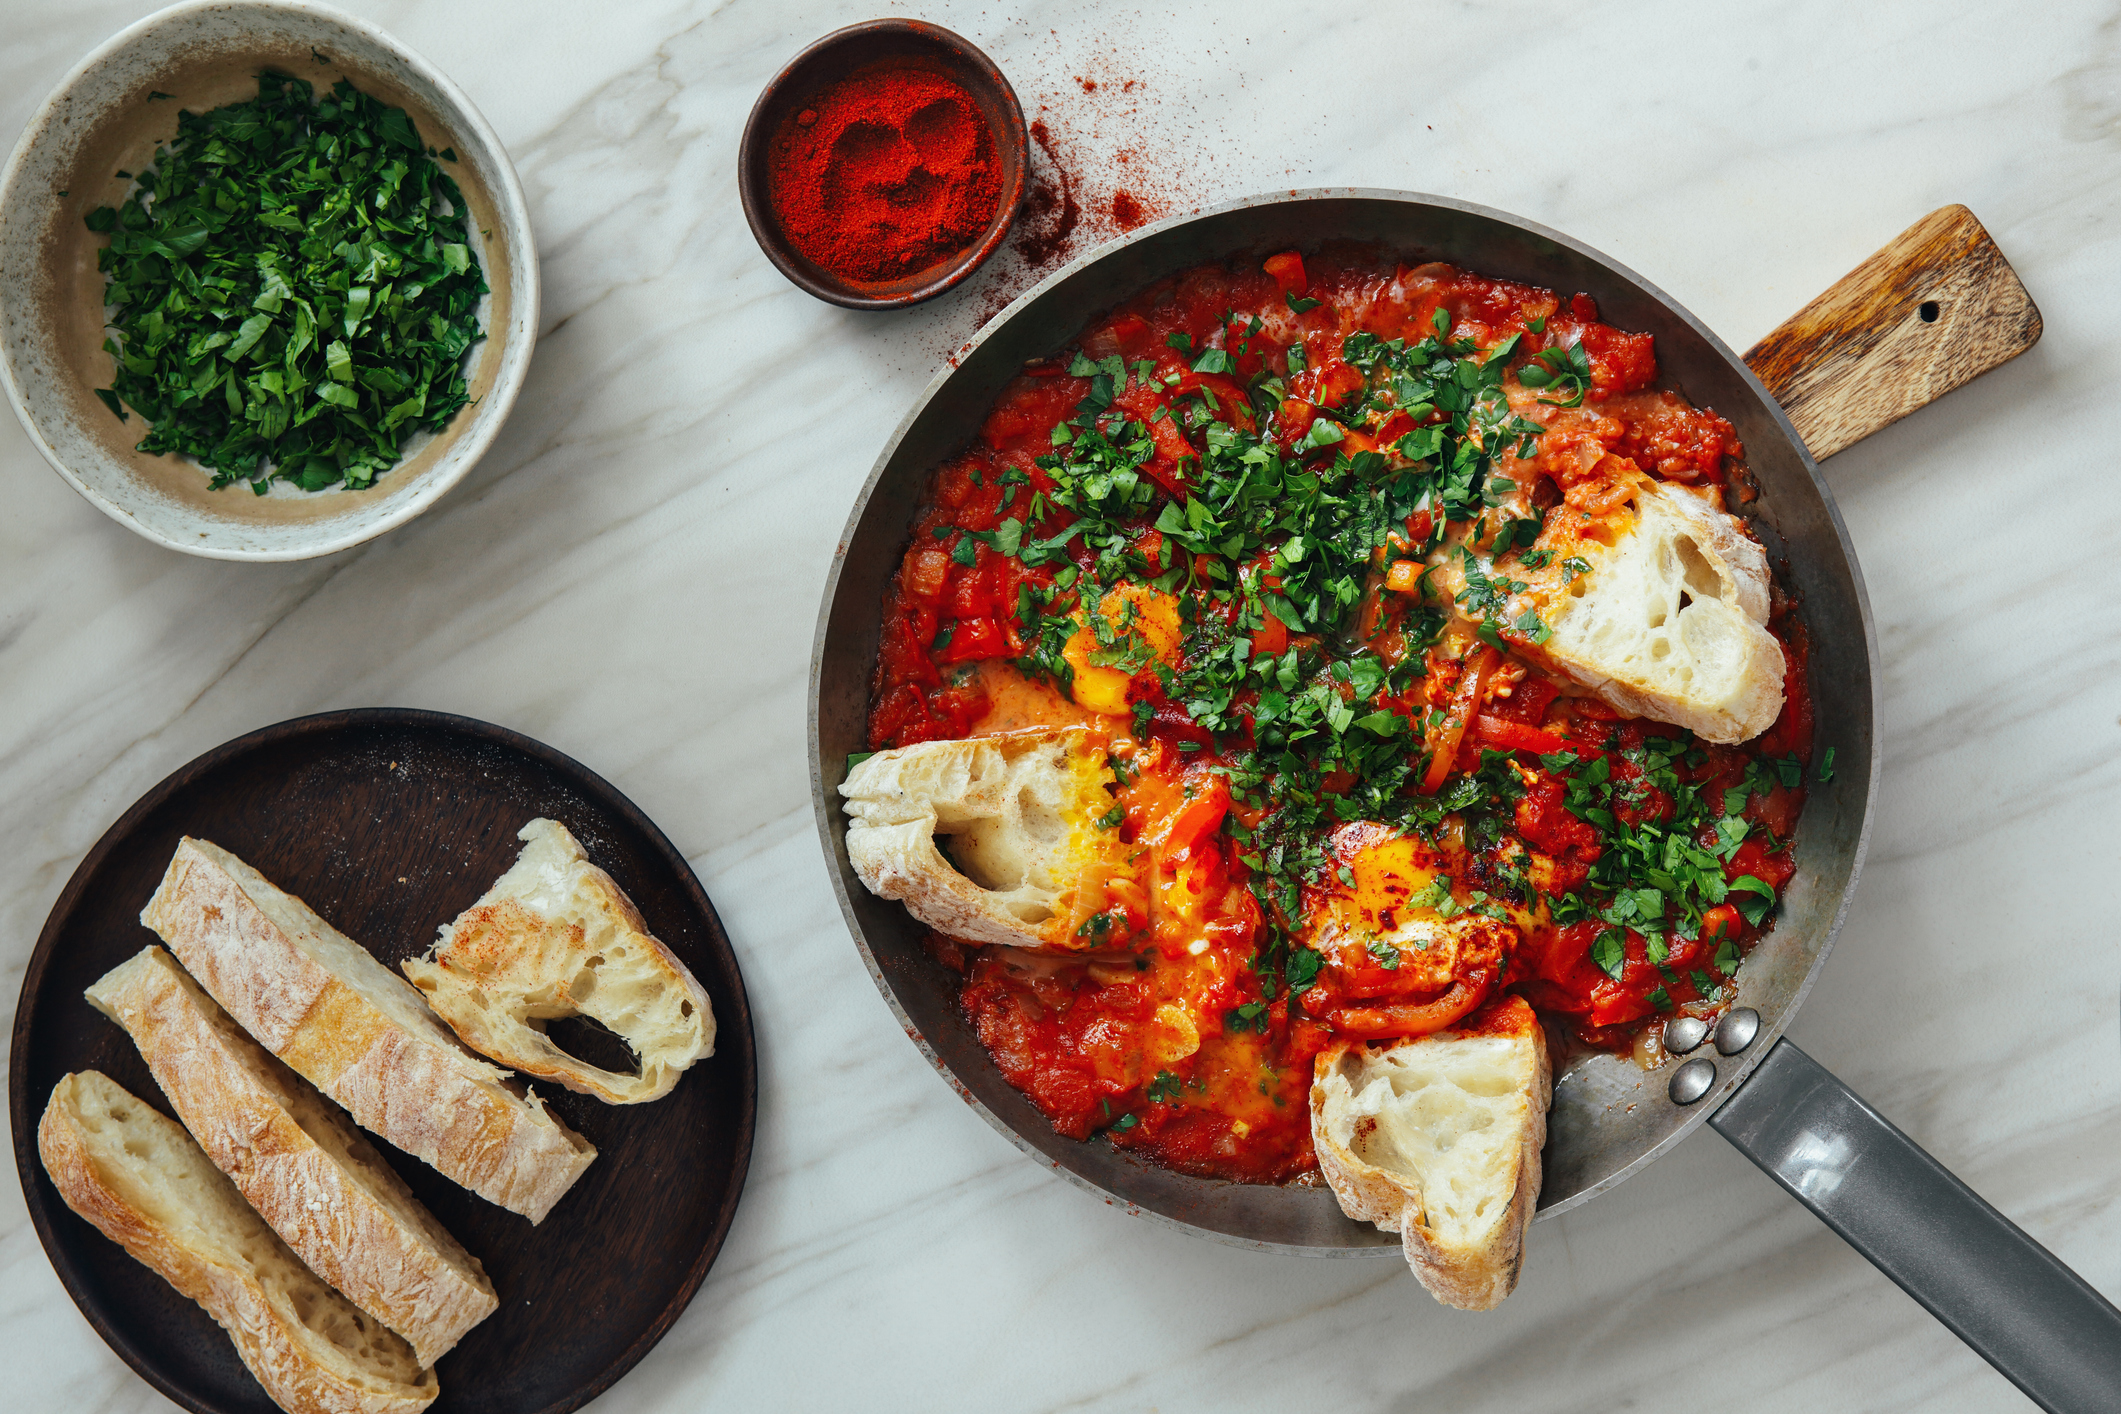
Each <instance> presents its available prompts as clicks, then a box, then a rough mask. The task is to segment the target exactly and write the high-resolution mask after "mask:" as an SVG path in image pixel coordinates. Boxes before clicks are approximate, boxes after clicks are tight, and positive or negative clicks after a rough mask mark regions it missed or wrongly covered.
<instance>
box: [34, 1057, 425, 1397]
mask: <svg viewBox="0 0 2121 1414" xmlns="http://www.w3.org/2000/svg"><path fill="white" fill-rule="evenodd" d="M37 1137H38V1147H39V1150H40V1152H41V1154H42V1156H43V1159H44V1164H45V1167H46V1169H47V1170H48V1171H49V1172H50V1173H51V1176H52V1181H53V1182H54V1184H55V1185H57V1187H58V1189H59V1192H60V1195H61V1196H62V1197H64V1198H65V1199H66V1202H67V1204H68V1206H70V1207H72V1208H73V1209H74V1211H75V1212H77V1213H80V1214H81V1215H82V1216H83V1217H85V1218H87V1219H88V1220H89V1221H90V1222H92V1223H94V1224H95V1225H96V1226H97V1227H98V1228H100V1229H101V1230H102V1231H103V1233H104V1234H105V1235H106V1236H108V1237H110V1238H111V1239H112V1240H114V1241H116V1242H118V1243H120V1244H121V1245H122V1246H124V1247H125V1249H126V1250H127V1251H128V1252H130V1253H132V1255H133V1256H134V1257H136V1258H138V1259H139V1260H141V1261H142V1262H144V1263H146V1264H147V1265H148V1266H149V1267H151V1268H153V1269H154V1270H155V1271H156V1272H158V1273H159V1274H160V1275H161V1276H163V1277H164V1278H165V1279H167V1280H168V1281H169V1282H170V1283H171V1284H172V1285H174V1286H175V1287H176V1288H177V1289H178V1290H179V1291H181V1292H183V1293H184V1294H185V1295H186V1296H188V1297H190V1298H192V1299H193V1300H195V1301H197V1302H198V1303H199V1304H200V1305H202V1306H204V1307H205V1308H206V1309H207V1311H208V1313H209V1314H211V1315H212V1316H213V1318H214V1319H215V1320H217V1321H219V1322H220V1323H221V1325H222V1327H223V1328H224V1329H225V1330H227V1331H228V1333H229V1335H230V1337H231V1338H232V1339H233V1340H234V1341H235V1343H236V1349H237V1352H238V1353H239V1354H240V1355H241V1356H242V1357H243V1363H244V1364H245V1365H246V1366H248V1367H249V1368H250V1371H251V1373H252V1374H254V1375H256V1376H257V1377H258V1380H259V1382H260V1383H261V1384H263V1385H264V1386H265V1390H266V1393H267V1394H269V1395H271V1396H272V1398H273V1401H274V1402H275V1403H277V1404H278V1405H279V1406H280V1407H281V1408H283V1409H286V1410H290V1411H295V1414H309V1411H342V1410H343V1411H363V1414H412V1411H415V1410H419V1409H424V1408H425V1407H426V1406H427V1405H428V1404H430V1403H432V1402H433V1400H434V1398H435V1395H436V1394H437V1392H438V1388H437V1386H436V1383H435V1377H434V1372H433V1371H431V1370H423V1369H421V1368H420V1366H419V1364H418V1362H417V1361H415V1360H414V1358H413V1353H412V1349H411V1347H410V1346H408V1345H407V1344H406V1343H405V1342H404V1341H403V1340H401V1339H399V1338H398V1337H397V1336H396V1335H394V1334H392V1333H391V1332H390V1331H389V1330H388V1329H386V1328H385V1327H384V1326H383V1324H382V1323H381V1322H379V1321H377V1320H375V1319H374V1318H372V1317H370V1316H368V1315H366V1314H365V1313H363V1312H362V1311H361V1310H360V1309H359V1308H358V1307H356V1306H354V1305H353V1303H351V1302H349V1301H347V1300H346V1299H345V1298H344V1297H342V1296H340V1295H339V1294H338V1293H337V1292H335V1291H333V1290H332V1289H331V1288H330V1287H328V1286H326V1285H325V1284H324V1283H323V1282H322V1281H320V1280H318V1278H317V1276H316V1274H315V1273H313V1272H311V1271H310V1270H309V1268H307V1267H305V1266H303V1265H302V1263H301V1261H300V1260H299V1259H297V1258H296V1256H295V1254H294V1253H293V1252H291V1251H289V1250H288V1248H287V1245H286V1244H285V1243H283V1242H282V1241H281V1240H280V1239H279V1238H278V1237H277V1236H275V1235H274V1234H273V1231H272V1229H271V1228H269V1227H267V1226H266V1225H265V1222H264V1220H263V1219H262V1218H260V1217H259V1216H258V1215H257V1213H255V1212H253V1211H252V1210H251V1208H250V1205H249V1204H247V1203H245V1202H244V1201H243V1197H242V1195H241V1194H239V1193H238V1192H237V1191H236V1190H235V1187H234V1185H232V1184H231V1183H230V1182H229V1181H228V1179H227V1178H225V1177H224V1176H222V1174H221V1172H220V1171H219V1170H218V1169H216V1168H215V1167H214V1166H213V1164H212V1162H211V1161H209V1160H208V1159H207V1157H206V1155H205V1154H204V1153H203V1152H202V1151H201V1150H200V1148H199V1146H198V1145H197V1144H195V1143H193V1142H192V1139H191V1136H190V1135H188V1134H186V1133H185V1132H184V1130H183V1128H182V1127H180V1126H179V1125H177V1124H176V1123H175V1122H173V1121H172V1120H169V1119H167V1118H165V1117H164V1116H163V1115H161V1114H159V1113H157V1112H156V1111H155V1110H154V1109H153V1108H151V1107H150V1106H148V1105H146V1104H144V1103H142V1102H141V1101H140V1100H138V1099H137V1098H135V1097H134V1096H132V1095H131V1094H129V1093H127V1092H126V1091H125V1090H124V1089H123V1088H122V1087H120V1086H119V1085H118V1084H117V1083H116V1082H115V1081H113V1080H111V1079H110V1078H109V1077H108V1076H106V1075H104V1074H102V1073H101V1072H100V1071H93V1070H91V1071H81V1072H77V1073H75V1074H72V1075H68V1076H66V1077H64V1078H63V1079H61V1080H60V1082H59V1083H58V1085H56V1086H55V1087H53V1089H52V1096H51V1100H50V1103H49V1104H48V1105H47V1106H46V1108H45V1112H44V1118H43V1120H42V1121H41V1122H40V1124H39V1125H38V1131H37Z"/></svg>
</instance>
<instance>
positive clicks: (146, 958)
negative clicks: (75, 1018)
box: [87, 943, 497, 1366]
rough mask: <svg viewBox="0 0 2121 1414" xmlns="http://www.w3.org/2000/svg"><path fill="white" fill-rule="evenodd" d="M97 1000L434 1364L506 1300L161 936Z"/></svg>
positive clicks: (256, 1187)
mask: <svg viewBox="0 0 2121 1414" xmlns="http://www.w3.org/2000/svg"><path fill="white" fill-rule="evenodd" d="M87 996H88V1000H89V1002H90V1003H91V1004H92V1005H94V1006H95V1007H96V1009H97V1010H99V1011H101V1012H103V1013H104V1014H105V1015H106V1016H109V1017H110V1018H111V1019H112V1020H114V1021H116V1022H117V1023H118V1024H119V1025H121V1026H123V1027H124V1028H125V1029H126V1031H127V1032H128V1033H130V1034H131V1036H132V1038H133V1041H134V1044H136V1045H137V1046H138V1047H139V1048H140V1054H141V1055H142V1056H143V1057H144V1058H145V1059H146V1061H147V1063H148V1068H149V1070H150V1071H152V1072H153V1074H154V1077H155V1083H156V1084H158V1085H160V1086H161V1087H162V1093H163V1094H164V1095H166V1096H168V1097H169V1101H170V1105H171V1107H172V1108H174V1109H175V1110H176V1112H177V1114H178V1116H179V1117H180V1118H181V1119H182V1120H183V1121H184V1124H185V1127H186V1128H187V1129H189V1130H190V1131H191V1134H192V1137H193V1138H194V1139H195V1140H196V1141H197V1142H198V1144H199V1147H200V1148H201V1149H202V1150H204V1151H205V1153H206V1156H207V1157H208V1158H209V1159H210V1160H212V1161H213V1163H214V1165H215V1166H216V1167H217V1168H219V1169H220V1170H221V1171H222V1172H223V1173H225V1174H227V1175H228V1177H229V1178H230V1179H231V1180H232V1181H233V1182H234V1183H235V1185H236V1187H237V1189H238V1191H240V1192H241V1193H242V1195H243V1196H244V1198H245V1199H247V1200H248V1201H249V1202H250V1204H251V1206H252V1207H253V1208H255V1209H256V1210H257V1212H258V1215H259V1216H260V1217H262V1218H264V1219H265V1221H266V1222H267V1223H268V1224H270V1225H271V1227H272V1229H273V1231H275V1232H276V1233H278V1234H279V1235H280V1237H281V1240H283V1241H284V1242H286V1243H287V1245H288V1246H289V1247H290V1248H292V1249H293V1250H294V1252H295V1253H296V1255H298V1256H299V1257H300V1258H301V1259H302V1260H303V1261H304V1262H306V1263H307V1264H308V1265H309V1267H310V1268H311V1269H312V1270H313V1271H315V1272H316V1273H317V1275H319V1276H320V1277H322V1278H323V1279H324V1280H326V1281H327V1282H329V1283H330V1284H331V1285H332V1286H334V1287H336V1288H338V1289H339V1290H340V1291H341V1292H343V1293H344V1294H345V1295H346V1297H347V1299H349V1300H351V1301H352V1302H353V1303H354V1304H355V1305H357V1306H359V1307H360V1308H361V1309H362V1310H364V1311H366V1312H368V1313H369V1314H370V1315H372V1316H374V1317H376V1319H378V1320H380V1321H382V1322H383V1323H384V1324H385V1325H387V1326H389V1327H390V1328H391V1329H392V1330H394V1331H396V1332H397V1333H398V1334H399V1335H402V1336H404V1337H405V1339H406V1340H408V1341H409V1342H411V1344H412V1347H413V1354H414V1358H415V1359H417V1360H418V1361H419V1363H420V1364H421V1365H426V1366H431V1365H433V1364H434V1362H435V1361H436V1360H438V1359H439V1358H441V1356H442V1355H444V1354H445V1353H447V1352H448V1351H449V1349H450V1348H451V1347H452V1346H454V1345H455V1344H456V1343H457V1341H458V1339H459V1338H461V1337H462V1336H463V1334H464V1332H465V1331H467V1330H469V1329H471V1327H473V1326H475V1325H477V1324H478V1323H479V1322H480V1321H482V1320H484V1319H485V1318H486V1317H487V1316H489V1315H491V1314H492V1313H493V1311H494V1309H495V1306H496V1305H497V1302H496V1299H495V1296H494V1290H493V1283H492V1282H490V1281H488V1280H487V1278H486V1272H485V1270H484V1269H483V1268H482V1267H481V1266H480V1265H479V1261H478V1259H477V1258H476V1257H473V1256H472V1255H471V1254H470V1253H469V1252H467V1251H465V1250H464V1248H463V1246H462V1245H461V1244H459V1243H458V1242H457V1240H456V1239H455V1238H454V1237H452V1236H450V1234H449V1233H448V1231H447V1230H446V1229H444V1228H443V1226H442V1225H441V1223H439V1222H437V1221H436V1220H435V1217H434V1215H433V1214H432V1213H430V1212H428V1211H427V1209H426V1208H425V1207H423V1206H422V1205H421V1204H420V1201H419V1200H418V1199H417V1198H415V1197H413V1195H412V1190H411V1189H410V1188H407V1187H406V1186H405V1182H404V1180H403V1179H401V1178H399V1177H398V1175H397V1174H396V1173H395V1172H394V1171H393V1170H392V1169H391V1168H390V1166H389V1165H388V1164H386V1163H384V1161H383V1158H382V1156H381V1155H379V1154H378V1153H377V1152H376V1150H375V1147H374V1146H373V1145H371V1144H370V1143H369V1142H368V1141H367V1140H366V1139H364V1138H362V1136H361V1132H360V1131H359V1130H358V1129H356V1128H355V1127H354V1124H353V1121H352V1120H350V1119H348V1118H347V1117H346V1115H345V1112H344V1111H342V1110H340V1109H339V1108H338V1107H337V1106H336V1105H333V1104H331V1103H329V1102H328V1101H326V1100H325V1099H324V1097H323V1096H321V1095H319V1094H318V1093H317V1092H316V1090H315V1089H314V1088H312V1087H311V1086H310V1085H309V1084H308V1083H307V1082H306V1081H304V1080H303V1079H302V1078H301V1077H300V1076H298V1075H296V1074H295V1073H294V1072H293V1071H291V1070H289V1069H288V1068H287V1067H286V1066H284V1065H282V1064H281V1063H280V1062H278V1061H276V1060H274V1059H273V1058H272V1056H271V1055H269V1054H268V1053H267V1052H266V1050H265V1048H264V1047H262V1046H260V1045H259V1044H258V1043H257V1042H255V1041H253V1040H252V1039H251V1038H250V1036H249V1035H248V1034H247V1033H245V1032H244V1030H243V1029H242V1028H241V1027H239V1026H237V1025H236V1023H235V1022H234V1021H233V1020H232V1019H230V1017H229V1015H228V1013H226V1012H224V1011H222V1010H221V1008H220V1007H219V1006H217V1005H215V1003H214V1000H213V998H211V997H209V996H207V995H206V993H205V992H204V991H202V990H200V988H199V985H198V984H197V983H196V982H194V981H192V979H191V978H190V977H188V976H186V975H185V972H184V970H183V969H182V968H181V967H179V966H178V965H177V961H176V959H175V958H173V957H171V956H170V955H169V954H168V953H166V952H164V951H163V950H162V949H161V948H159V947H156V946H154V945H153V944H152V943H150V944H149V945H148V946H147V947H145V948H142V949H141V950H140V951H139V952H138V953H137V954H135V955H134V956H133V957H131V958H129V959H127V960H126V961H125V962H122V963H120V964H119V965H118V966H117V967H114V968H112V969H111V970H110V971H109V972H107V973H105V974H104V975H103V976H102V977H101V978H99V979H98V980H97V981H96V982H95V984H94V985H92V986H91V987H89V989H88V992H87Z"/></svg>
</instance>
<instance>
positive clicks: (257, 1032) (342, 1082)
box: [140, 837, 596, 1222]
mask: <svg viewBox="0 0 2121 1414" xmlns="http://www.w3.org/2000/svg"><path fill="white" fill-rule="evenodd" d="M140 921H141V922H142V923H145V924H146V925H147V926H148V927H150V928H152V929H154V930H155V932H157V933H159V934H160V935H161V937H162V940H163V942H165V943H167V944H168V945H169V950H170V951H171V952H173V953H175V954H176V955H177V959H178V961H180V962H182V963H183V964H184V968H185V971H187V972H189V973H190V974H191V975H192V977H194V978H195V979H197V981H198V983H199V985H200V986H202V987H203V988H205V989H206V992H207V994H208V995H209V996H211V997H212V998H213V999H214V1000H215V1001H216V1002H219V1003H220V1004H221V1006H222V1008H223V1009H225V1010H226V1011H227V1012H228V1014H229V1015H230V1016H231V1017H233V1018H234V1019H235V1020H236V1022H237V1023H238V1024H239V1025H241V1026H242V1027H243V1029H244V1030H246V1031H248V1032H249V1033H250V1034H251V1035H252V1036H253V1037H255V1038H256V1039H257V1040H258V1041H259V1042H260V1043H261V1044H263V1045H264V1047H265V1048H266V1049H267V1050H269V1051H271V1052H272V1053H273V1054H274V1055H275V1056H277V1057H279V1058H280V1059H281V1060H282V1061H284V1062H286V1063H287V1065H288V1066H289V1067H290V1068H291V1069H292V1070H294V1072H295V1073H296V1074H297V1075H300V1076H301V1077H302V1078H303V1079H305V1080H307V1081H309V1082H310V1083H311V1084H312V1085H315V1086H316V1087H317V1088H318V1089H319V1090H321V1091H323V1092H324V1094H326V1095H327V1096H329V1097H330V1098H331V1099H332V1100H334V1101H336V1102H337V1103H338V1104H339V1105H341V1106H343V1107H344V1108H345V1110H346V1111H347V1113H349V1114H351V1115H352V1116H353V1117H354V1119H355V1121H356V1122H357V1123H359V1124H361V1125H362V1126H363V1127H365V1128H367V1129H369V1130H370V1131H372V1132H374V1133H376V1134H379V1135H381V1136H382V1137H383V1138H385V1139H387V1140H389V1141H390V1142H391V1143H392V1144H394V1145H396V1146H397V1147H398V1148H400V1149H403V1150H404V1151H405V1152H406V1153H409V1154H412V1155H414V1156H415V1157H417V1158H419V1159H421V1160H423V1161H425V1162H427V1163H429V1164H432V1165H434V1167H435V1168H436V1169H438V1170H439V1171H441V1172H442V1173H444V1174H447V1175H448V1176H449V1177H450V1178H452V1179H454V1180H455V1181H456V1182H458V1183H460V1184H462V1185H464V1186H465V1187H466V1188H469V1189H470V1190H471V1191H472V1192H474V1193H477V1194H478V1195H479V1196H480V1197H482V1198H485V1199H487V1200H489V1201H491V1202H494V1203H498V1204H500V1205H501V1206H502V1207H505V1208H508V1209H509V1210H511V1211H513V1212H517V1213H521V1214H522V1215H523V1216H525V1217H527V1218H529V1219H530V1220H531V1221H532V1222H537V1221H540V1220H541V1219H543V1218H544V1216H545V1214H546V1213H547V1212H549V1211H550V1210H551V1208H552V1205H553V1204H554V1203H556V1202H558V1201H559V1199H560V1197H561V1195H562V1194H564V1193H565V1192H566V1191H567V1189H568V1187H569V1186H570V1185H572V1184H573V1183H574V1181H575V1179H577V1178H579V1177H580V1176H581V1173H582V1170H584V1169H585V1168H587V1167H588V1166H589V1164H590V1162H591V1160H593V1159H595V1157H596V1148H595V1146H594V1145H592V1144H590V1142H589V1141H588V1140H586V1139H584V1138H582V1136H581V1135H579V1134H576V1133H575V1132H574V1131H573V1130H571V1129H569V1128H567V1126H566V1125H564V1124H562V1123H561V1122H560V1121H559V1119H558V1118H557V1117H556V1116H554V1115H553V1114H552V1113H551V1112H550V1111H548V1110H547V1109H546V1108H545V1105H544V1103H543V1102H542V1101H540V1100H539V1099H538V1098H537V1096H536V1095H534V1094H524V1093H522V1092H521V1090H520V1087H516V1086H512V1085H510V1084H509V1083H507V1072H505V1071H502V1070H499V1069H497V1068H495V1067H494V1066H492V1065H490V1064H488V1063H487V1062H486V1061H484V1060H481V1059H480V1058H479V1057H477V1056H475V1055H473V1054H472V1053H471V1052H470V1051H467V1050H466V1049H465V1048H464V1046H463V1044H462V1043H461V1042H459V1041H458V1040H457V1038H456V1036H455V1035H454V1034H453V1033H452V1032H451V1031H450V1030H449V1028H448V1027H446V1026H444V1025H443V1024H442V1023H441V1022H440V1021H439V1020H438V1019H436V1017H435V1015H434V1013H433V1012H431V1011H429V1010H428V1009H427V1004H426V1003H425V1002H424V1001H422V1000H421V998H420V994H419V993H418V992H417V991H415V990H414V989H413V987H412V984H410V983H409V982H407V981H406V980H405V979H404V978H402V977H400V976H398V974H397V973H395V972H393V971H391V970H390V969H389V968H387V967H385V966H384V965H383V964H382V963H380V962H378V961H377V960H376V959H375V957H374V956H373V955H371V954H370V953H369V951H368V950H367V949H366V948H363V947H362V946H361V945H360V944H359V943H356V942H355V941H354V940H353V939H351V938H349V937H347V936H346V935H345V934H343V933H341V932H339V930H338V929H336V928H334V927H332V926H331V924H329V923H327V922H325V921H324V919H322V918H321V917H319V916H318V915H317V913H316V911H315V910H313V909H312V908H310V906H309V905H308V904H306V903H304V902H303V901H302V900H301V899H299V898H296V897H295V896H294V895H292V894H290V893H287V892H286V891H285V890H283V889H280V888H279V887H277V886H276V885H274V884H273V883H272V881H271V880H269V879H267V878H266V877H265V876H264V875H262V874H260V873H259V872H258V871H257V870H256V869H253V868H252V867H251V866H250V865H248V864H246V863H245V862H244V861H242V860H241V859H238V858H236V856H234V855H233V854H230V853H229V852H228V851H227V850H225V849H222V848H220V847H219V846H218V845H215V844H213V843H211V842H210V841H207V840H200V839H192V838H190V837H186V838H185V839H183V840H181V841H180V842H179V843H178V845H177V849H176V852H175V854H173V855H172V856H171V858H170V862H169V868H168V870H167V871H166V872H165V873H164V874H163V877H162V883H161V885H160V886H159V887H158V888H157V889H156V890H155V894H154V897H153V898H151V899H149V900H148V903H147V907H146V908H144V909H142V910H141V913H140Z"/></svg>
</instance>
